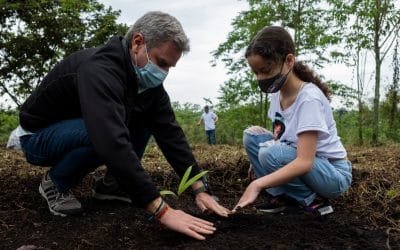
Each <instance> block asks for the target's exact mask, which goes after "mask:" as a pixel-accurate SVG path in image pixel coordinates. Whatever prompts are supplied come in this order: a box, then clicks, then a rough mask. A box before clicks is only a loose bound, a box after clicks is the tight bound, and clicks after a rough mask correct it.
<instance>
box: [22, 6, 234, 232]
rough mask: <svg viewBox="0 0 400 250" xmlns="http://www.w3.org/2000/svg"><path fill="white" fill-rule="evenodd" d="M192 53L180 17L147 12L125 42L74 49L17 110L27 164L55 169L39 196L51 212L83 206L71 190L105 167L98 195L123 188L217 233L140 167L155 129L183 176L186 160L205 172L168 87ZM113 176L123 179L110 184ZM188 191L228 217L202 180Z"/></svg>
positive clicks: (190, 227) (164, 216)
mask: <svg viewBox="0 0 400 250" xmlns="http://www.w3.org/2000/svg"><path fill="white" fill-rule="evenodd" d="M188 51H189V41H188V38H187V36H186V34H185V33H184V31H183V28H182V26H181V24H180V22H179V21H178V20H177V19H176V18H174V17H172V16H170V15H168V14H166V13H162V12H149V13H147V14H145V15H144V16H142V17H141V18H139V19H138V20H137V21H136V22H135V24H134V25H133V26H132V27H131V28H130V29H129V31H128V32H127V34H126V35H125V38H123V37H114V38H112V39H111V40H110V41H109V42H108V43H107V44H105V45H103V46H100V47H96V48H90V49H85V50H81V51H78V52H76V53H73V54H71V55H70V56H68V57H67V58H66V59H64V60H63V61H61V62H60V63H58V64H57V65H56V66H55V67H54V68H53V69H52V70H51V71H50V72H49V73H48V74H47V76H46V77H45V78H44V79H43V81H42V82H41V84H40V85H39V86H38V88H37V89H36V90H35V91H34V92H33V93H32V94H31V96H30V97H29V98H28V99H27V100H26V101H25V103H24V104H23V106H22V108H21V111H20V114H19V117H20V124H21V126H20V127H19V129H18V135H19V137H20V141H21V146H22V149H23V151H24V153H25V156H26V159H27V161H28V162H29V163H31V164H33V165H40V166H49V167H50V169H49V171H48V172H47V173H46V174H45V176H43V179H42V181H41V183H40V185H39V192H40V194H41V195H42V196H43V198H45V199H46V201H47V203H48V206H49V210H50V212H51V213H53V214H55V215H60V216H65V215H69V214H76V213H79V212H81V211H82V206H81V204H80V202H79V201H78V200H77V199H76V198H75V196H74V195H73V193H72V191H71V189H72V188H73V187H74V186H76V185H77V184H79V183H80V182H81V180H82V178H83V177H84V176H85V175H86V174H87V173H89V172H90V171H93V169H95V168H96V167H98V166H100V165H102V164H105V165H106V166H107V168H108V174H107V176H108V177H109V178H108V179H107V180H106V179H105V180H101V182H99V183H98V186H97V187H96V190H95V194H97V195H98V196H100V197H101V195H103V196H102V197H103V198H108V199H114V198H118V197H119V198H121V197H120V196H121V192H120V191H123V192H125V193H127V194H128V195H129V197H128V198H129V200H130V201H132V203H133V204H134V205H136V206H138V207H142V208H144V209H146V210H147V211H148V212H149V213H150V214H151V218H154V219H156V220H158V221H159V222H160V223H161V224H162V225H164V226H165V227H167V228H169V229H172V230H175V231H178V232H181V233H184V234H187V235H189V236H191V237H194V238H196V239H205V238H204V235H207V234H212V233H213V232H214V231H215V227H214V226H213V224H212V223H211V222H208V221H206V220H203V219H199V218H196V217H194V216H191V215H189V214H187V213H185V212H183V211H181V210H175V209H173V208H171V207H169V206H168V204H167V203H166V202H165V201H163V199H162V198H161V196H160V193H159V191H158V190H157V189H156V187H155V186H154V184H153V183H152V182H151V180H150V178H149V176H148V175H147V173H146V172H145V171H144V169H143V167H142V165H141V163H140V159H141V157H142V156H143V152H144V150H145V147H146V144H147V142H148V140H149V137H150V135H153V136H154V138H155V140H156V142H157V144H158V146H159V147H160V149H161V150H162V152H163V154H164V155H165V157H166V158H167V160H168V162H169V163H170V164H171V165H172V167H173V168H174V170H175V171H176V173H177V174H178V175H179V176H180V177H182V176H183V174H184V172H185V171H186V169H187V168H188V167H189V166H192V167H193V168H192V173H191V176H194V175H196V174H198V173H199V172H200V169H199V167H198V164H197V162H196V160H195V158H194V156H193V154H192V151H191V149H190V147H189V145H188V142H187V141H186V138H185V135H184V133H183V131H182V129H181V127H180V126H179V125H178V124H177V122H176V120H175V115H174V112H173V110H172V107H171V103H170V100H169V97H168V94H167V93H166V91H165V89H164V87H163V81H164V79H165V78H166V76H167V74H168V71H169V70H170V69H171V68H172V67H174V66H175V65H176V63H177V62H178V60H179V59H180V57H181V55H182V54H183V53H185V52H188ZM110 179H111V180H112V179H115V180H116V183H117V184H118V185H107V183H110V181H109V180H110ZM111 183H113V181H111ZM113 184H115V183H113ZM100 187H101V188H100ZM192 188H193V189H194V190H195V194H196V196H195V202H196V204H197V205H198V206H199V208H200V209H201V210H202V211H204V210H208V211H211V212H215V213H217V214H218V215H221V216H227V215H228V213H229V211H228V210H227V209H226V208H224V207H222V206H220V205H219V204H218V203H217V202H216V201H215V200H214V199H213V198H212V196H211V195H210V194H208V193H207V187H206V186H205V184H204V183H203V182H202V181H201V180H200V181H197V182H195V183H194V184H193V185H192ZM122 198H123V197H122Z"/></svg>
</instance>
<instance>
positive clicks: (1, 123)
mask: <svg viewBox="0 0 400 250" xmlns="http://www.w3.org/2000/svg"><path fill="white" fill-rule="evenodd" d="M17 126H18V115H17V112H16V111H14V110H11V111H0V144H5V143H6V142H7V140H8V137H9V136H10V132H11V131H12V130H14V129H15V128H16V127H17Z"/></svg>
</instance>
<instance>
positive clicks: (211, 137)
mask: <svg viewBox="0 0 400 250" xmlns="http://www.w3.org/2000/svg"><path fill="white" fill-rule="evenodd" d="M206 137H207V143H208V144H210V145H215V144H216V140H215V129H212V130H206Z"/></svg>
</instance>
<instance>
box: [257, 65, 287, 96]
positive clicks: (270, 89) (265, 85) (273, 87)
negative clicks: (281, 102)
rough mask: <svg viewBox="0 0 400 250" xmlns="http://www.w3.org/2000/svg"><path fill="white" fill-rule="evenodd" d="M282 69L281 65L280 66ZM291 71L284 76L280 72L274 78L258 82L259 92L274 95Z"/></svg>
mask: <svg viewBox="0 0 400 250" xmlns="http://www.w3.org/2000/svg"><path fill="white" fill-rule="evenodd" d="M282 67H283V65H282ZM290 71H291V70H289V72H288V73H287V74H286V75H283V74H282V73H281V72H282V70H281V72H279V73H278V74H276V75H275V76H273V77H271V78H267V79H262V80H258V86H259V87H260V89H261V91H262V92H264V93H276V92H278V91H279V90H280V89H281V88H282V86H283V84H285V82H286V79H287V76H288V75H289V73H290Z"/></svg>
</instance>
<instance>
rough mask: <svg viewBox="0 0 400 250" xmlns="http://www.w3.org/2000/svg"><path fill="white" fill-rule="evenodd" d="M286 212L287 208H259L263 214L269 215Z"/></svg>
mask: <svg viewBox="0 0 400 250" xmlns="http://www.w3.org/2000/svg"><path fill="white" fill-rule="evenodd" d="M285 210H286V207H278V208H273V209H262V208H258V209H257V211H259V212H263V213H269V214H276V213H279V212H283V211H285Z"/></svg>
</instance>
